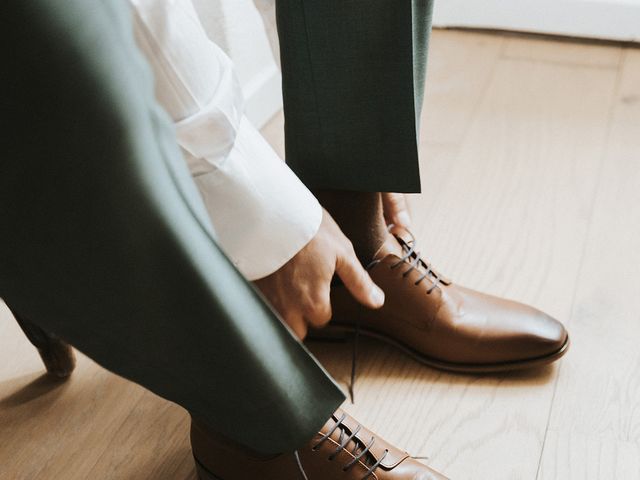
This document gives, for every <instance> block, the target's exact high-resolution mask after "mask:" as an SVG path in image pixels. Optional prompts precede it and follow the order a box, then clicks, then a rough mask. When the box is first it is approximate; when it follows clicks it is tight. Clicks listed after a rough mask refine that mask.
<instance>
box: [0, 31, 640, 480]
mask: <svg viewBox="0 0 640 480" xmlns="http://www.w3.org/2000/svg"><path fill="white" fill-rule="evenodd" d="M423 117H424V118H423V122H422V130H423V133H422V141H421V149H422V158H423V159H422V162H423V164H422V176H423V191H424V193H423V194H422V195H420V196H415V198H412V201H411V204H412V210H413V214H414V219H415V223H416V226H415V230H416V232H415V233H416V234H417V235H418V238H419V239H420V240H421V242H422V251H423V253H425V254H426V255H427V256H428V257H429V258H430V259H431V261H432V262H433V263H434V264H435V265H436V266H437V267H438V268H439V269H440V270H441V271H443V272H444V273H446V274H447V275H448V276H450V277H452V278H454V279H455V280H456V281H458V282H459V283H462V284H465V285H467V286H471V287H474V288H478V289H482V290H485V291H488V292H490V293H494V294H498V295H503V296H507V297H511V298H514V299H517V300H521V301H525V302H528V303H531V304H534V305H536V306H538V307H540V308H542V309H543V310H545V311H547V312H549V313H550V314H552V315H554V316H556V317H557V318H559V319H561V320H562V321H563V322H564V323H565V324H566V325H567V326H568V328H569V330H570V332H571V335H572V340H573V345H572V348H571V350H570V351H569V354H568V355H567V356H566V358H565V359H564V360H562V361H561V362H560V364H558V365H556V366H553V367H551V368H546V369H543V370H539V371H533V372H526V373H522V374H510V375H502V376H480V377H478V376H476V377H469V376H463V375H450V374H444V373H441V372H437V371H434V370H431V369H428V368H425V367H422V366H420V365H418V364H416V363H415V362H413V361H412V360H410V359H408V358H406V357H405V356H403V355H402V354H400V353H398V352H396V351H394V350H392V349H390V348H387V347H384V346H381V345H379V344H376V343H373V342H366V341H365V342H364V343H363V347H362V348H361V360H360V366H361V367H360V375H359V379H358V383H357V385H356V404H355V405H346V408H347V410H349V411H350V412H352V413H353V414H354V415H356V416H357V418H358V419H360V420H361V421H362V422H364V423H366V424H367V425H368V426H370V427H372V428H373V429H375V430H376V431H378V432H379V433H380V434H381V435H382V436H384V437H386V438H387V439H388V440H390V441H392V442H394V443H395V444H397V445H398V446H400V447H402V448H405V449H407V450H408V451H409V452H410V453H412V454H413V455H416V456H424V457H429V460H428V461H429V462H430V463H431V464H432V465H433V466H435V467H436V468H438V469H440V470H442V471H444V472H445V473H447V474H448V475H450V476H451V477H452V478H453V479H473V480H483V479H487V480H499V479H509V480H511V479H527V480H533V479H562V480H569V479H576V480H577V479H580V480H582V479H588V480H591V479H603V480H611V479H624V480H633V479H640V50H633V49H625V48H618V47H612V46H598V45H582V44H574V43H564V42H561V43H559V42H554V41H547V40H541V39H527V38H516V37H505V36H502V35H493V34H479V33H464V32H455V31H437V32H435V33H434V36H433V43H432V48H431V56H430V60H429V76H428V85H427V97H426V105H425V109H424V116H423ZM281 129H282V117H281V116H279V117H276V118H275V119H274V120H273V121H272V122H271V123H270V124H269V125H268V126H267V127H266V128H265V134H266V135H267V137H268V138H269V139H270V141H272V143H273V144H274V145H275V146H276V148H278V149H281V148H282V133H281ZM0 339H1V343H0V479H2V480H9V479H11V480H14V479H20V480H22V479H43V480H51V479H55V480H60V479H62V480H67V479H83V480H84V479H97V480H101V479H154V480H164V479H166V480H169V479H195V473H194V468H193V466H192V462H191V458H190V452H189V445H188V441H187V429H188V427H187V417H186V415H185V413H184V412H183V411H182V410H181V409H180V408H179V407H176V406H174V405H171V404H169V403H168V402H166V401H164V400H162V399H160V398H158V397H156V396H154V395H152V394H150V393H148V392H146V391H145V390H143V389H142V388H140V387H138V386H136V385H134V384H131V383H129V382H127V381H124V380H122V379H120V378H118V377H116V376H114V375H112V374H110V373H108V372H106V371H105V370H103V369H101V368H99V367H97V366H96V365H95V364H93V363H92V362H91V361H89V360H87V359H86V358H81V360H80V364H79V367H78V370H77V372H76V373H75V374H74V376H73V377H72V379H71V380H70V381H68V382H66V383H63V384H57V383H55V382H52V381H50V380H49V379H47V378H46V377H43V376H42V372H43V369H42V366H41V364H40V362H39V359H38V357H37V354H36V352H35V351H34V349H33V348H32V347H31V346H30V345H29V344H28V343H27V341H26V340H25V339H24V337H23V336H22V335H21V333H20V332H19V330H18V328H17V326H16V325H15V323H14V322H13V321H12V320H11V318H10V315H9V313H8V312H7V311H6V310H5V309H4V308H3V307H2V308H0ZM312 348H313V350H314V351H315V352H316V354H317V356H318V357H319V358H320V359H321V360H322V362H323V363H325V365H326V366H327V368H328V369H329V370H330V371H331V372H332V373H333V375H334V376H335V377H336V378H337V380H338V381H339V382H341V383H342V384H344V385H346V381H347V379H348V373H349V360H350V348H349V346H348V345H344V344H331V345H313V346H312Z"/></svg>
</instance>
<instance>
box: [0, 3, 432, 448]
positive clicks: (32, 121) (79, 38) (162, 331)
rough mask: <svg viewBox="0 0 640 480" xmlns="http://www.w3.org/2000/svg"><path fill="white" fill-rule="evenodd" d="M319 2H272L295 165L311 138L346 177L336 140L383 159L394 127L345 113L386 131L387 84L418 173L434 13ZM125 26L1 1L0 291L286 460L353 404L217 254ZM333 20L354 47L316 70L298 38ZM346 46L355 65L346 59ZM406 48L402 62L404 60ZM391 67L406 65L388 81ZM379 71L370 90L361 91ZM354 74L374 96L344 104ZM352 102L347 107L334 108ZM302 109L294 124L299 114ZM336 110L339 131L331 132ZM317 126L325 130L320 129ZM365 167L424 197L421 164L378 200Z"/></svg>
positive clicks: (121, 13)
mask: <svg viewBox="0 0 640 480" xmlns="http://www.w3.org/2000/svg"><path fill="white" fill-rule="evenodd" d="M312 4H313V5H312ZM309 5H312V7H309V8H312V10H313V12H311V13H314V14H315V13H322V12H325V14H324V15H319V16H317V17H316V16H311V17H303V18H302V19H301V17H300V14H301V13H305V14H308V13H309V12H307V11H304V12H303V11H302V10H303V9H302V6H303V5H302V4H300V3H298V2H290V1H289V0H283V1H281V2H280V3H279V4H278V15H279V23H280V28H281V30H282V29H284V30H283V32H284V34H283V42H284V43H283V47H284V48H283V50H284V52H283V64H285V77H286V81H285V99H286V105H287V142H288V143H287V148H288V154H290V144H291V142H292V137H293V138H294V139H297V140H296V142H294V143H296V144H297V142H301V141H302V140H303V139H304V138H308V141H309V143H308V147H309V148H311V149H312V150H313V151H315V150H314V149H315V148H316V147H318V146H320V145H323V146H325V147H326V150H323V151H322V155H320V153H318V155H319V156H318V159H317V160H318V161H320V160H322V161H325V160H327V159H330V161H331V162H334V163H333V165H334V167H336V168H338V167H340V168H343V167H344V164H339V160H338V158H337V157H334V156H333V155H329V154H330V153H331V152H342V147H341V145H343V146H344V147H345V148H346V147H347V146H349V145H352V146H353V149H354V151H355V146H356V139H361V140H365V136H368V137H369V139H368V140H367V142H368V143H366V142H365V143H366V145H367V147H366V148H367V149H368V151H371V152H372V151H373V150H372V144H371V141H372V139H371V136H372V135H374V133H373V132H374V131H375V132H382V131H386V129H385V128H383V126H382V125H380V126H379V129H378V130H373V131H372V130H368V129H365V128H364V126H363V125H360V126H358V128H355V127H354V126H353V125H351V127H354V128H353V139H352V140H351V139H350V138H351V137H349V136H348V135H345V133H348V132H346V131H344V130H342V128H346V127H347V126H349V125H348V123H349V122H347V118H348V115H352V116H353V115H357V116H359V117H360V118H362V119H363V121H366V122H369V124H371V123H374V124H375V123H376V122H381V123H384V122H387V120H386V117H385V115H384V114H383V111H392V110H394V109H393V108H392V105H391V104H390V103H387V100H384V95H383V93H384V92H385V90H386V89H387V87H389V88H391V89H390V90H389V91H387V92H386V94H388V95H391V96H394V97H397V98H399V99H401V100H402V108H401V109H400V110H398V111H397V112H396V114H397V116H398V117H397V118H399V119H401V120H402V123H403V125H404V127H407V128H409V127H410V128H409V130H405V128H396V127H394V128H395V130H394V131H395V132H397V136H395V134H394V135H393V136H391V135H390V134H389V136H388V137H386V138H388V139H389V138H390V139H392V143H393V144H394V145H397V146H398V148H402V149H403V151H407V152H409V151H413V157H411V162H415V160H416V153H415V148H416V145H415V143H416V137H415V131H416V128H417V127H416V120H415V119H416V112H417V108H416V105H418V104H419V102H418V101H417V100H416V98H418V97H419V91H420V89H419V88H418V87H417V85H421V81H420V75H421V74H420V73H419V72H420V71H422V69H421V68H417V69H416V71H414V70H413V63H412V62H413V58H414V56H415V55H416V52H418V51H419V50H420V49H419V48H418V43H417V42H415V41H414V40H413V39H414V37H416V36H418V32H419V31H420V28H426V25H427V23H425V22H427V21H428V20H427V19H428V17H427V16H424V17H420V18H419V20H420V21H419V22H418V21H414V20H413V19H414V18H416V17H415V16H413V14H412V9H415V8H416V7H415V5H414V6H411V4H410V3H408V2H407V3H405V2H395V1H394V2H392V1H390V0H389V1H388V2H380V1H373V2H366V3H365V2H360V1H358V2H356V1H353V2H352V1H345V0H340V1H338V0H336V1H325V2H317V4H316V2H311V1H309V2H305V4H304V7H305V8H306V7H307V6H309ZM319 5H324V8H320V7H319ZM345 5H346V6H345ZM356 7H358V8H356ZM396 9H397V10H396ZM330 12H334V14H337V13H340V14H341V15H344V16H345V17H344V18H342V19H339V18H338V17H340V15H338V16H337V17H336V16H335V15H334V16H333V17H330V16H329V13H330ZM129 16H130V12H129V8H128V6H127V4H126V2H124V0H56V1H51V0H9V1H8V2H5V3H4V4H3V5H2V7H0V18H1V19H2V20H1V21H2V28H1V29H0V39H1V40H2V41H1V42H0V50H2V58H3V59H5V63H4V65H3V70H2V77H1V78H0V81H1V82H2V90H1V93H0V95H1V98H2V116H1V117H0V118H1V120H0V121H1V122H2V125H1V127H2V131H3V137H2V152H3V160H2V161H1V162H0V222H1V225H2V231H1V234H0V297H2V298H3V299H5V300H6V301H7V303H8V304H9V305H10V306H11V308H12V309H14V310H15V311H17V312H19V313H20V314H21V316H24V317H26V318H29V319H30V320H31V321H33V322H35V323H37V324H38V325H40V326H41V327H42V328H44V329H45V330H48V331H51V332H54V333H56V334H57V335H59V336H61V337H62V338H64V339H66V340H67V341H69V342H70V343H71V344H72V345H74V346H75V347H76V348H78V349H80V350H81V351H83V352H84V353H86V354H87V355H89V356H90V357H91V358H93V359H94V360H96V361H97V362H99V363H100V364H102V365H103V366H105V367H106V368H108V369H110V370H112V371H113V372H115V373H117V374H119V375H122V376H124V377H126V378H128V379H131V380H133V381H135V382H137V383H139V384H141V385H143V386H145V387H146V388H148V389H150V390H152V391H154V392H155V393H157V394H159V395H161V396H163V397H165V398H167V399H169V400H171V401H174V402H176V403H178V404H180V405H182V406H183V407H185V408H186V409H188V410H189V411H190V412H191V413H192V414H193V415H195V416H198V417H200V418H202V419H203V420H204V421H206V422H208V423H209V424H210V425H211V427H212V428H214V429H216V430H218V431H220V432H221V433H223V434H225V435H227V436H229V437H230V438H232V439H234V440H236V441H238V442H240V443H243V444H245V445H248V446H250V447H252V448H254V449H256V450H259V451H263V452H265V453H275V452H280V451H286V450H292V449H294V448H296V447H298V446H299V445H301V444H303V443H304V442H306V441H307V440H308V438H310V437H311V436H312V434H313V433H314V432H315V431H317V429H318V428H319V427H320V426H321V425H322V424H323V423H324V422H325V420H326V419H327V418H328V417H329V415H330V414H331V413H332V412H333V410H334V409H335V408H336V407H337V406H339V404H340V403H341V402H342V401H343V399H344V396H343V394H342V392H341V391H340V390H339V389H338V388H337V386H336V385H335V383H334V382H333V381H332V380H331V379H330V377H328V375H327V374H326V372H325V371H324V370H323V369H322V368H321V367H320V366H319V365H318V364H317V362H316V361H315V360H314V359H313V358H312V357H311V355H310V354H309V353H308V352H307V350H306V349H305V348H304V346H303V345H302V344H300V343H299V342H298V341H297V340H295V338H294V337H293V336H292V334H291V333H290V331H289V330H288V329H287V328H286V327H285V326H284V325H283V324H282V323H281V321H280V320H279V319H278V318H277V317H276V316H275V315H274V314H273V312H272V311H271V310H270V309H269V308H268V307H267V306H266V305H265V303H264V302H263V301H262V299H261V298H260V296H259V295H258V294H257V293H256V292H255V290H254V289H253V288H252V287H251V286H250V285H249V284H248V283H247V282H246V281H244V279H243V278H242V277H241V276H240V274H239V273H238V272H237V271H236V270H235V269H234V267H233V266H232V265H231V263H230V262H229V261H228V260H227V258H226V257H225V256H224V255H223V254H222V252H221V251H220V249H219V248H218V246H217V244H216V242H215V233H214V232H213V231H212V229H211V226H210V224H209V223H208V221H207V216H206V214H205V212H204V209H203V206H202V204H201V201H200V198H199V196H198V193H197V191H196V189H195V188H194V185H193V182H192V180H191V177H190V175H189V173H188V171H187V169H186V166H185V164H184V161H183V159H182V158H181V156H180V153H179V150H178V148H177V145H176V143H175V135H174V132H173V130H172V128H171V122H170V120H169V119H168V118H167V116H166V115H165V114H164V112H162V111H161V110H160V109H159V107H158V106H157V104H156V102H155V100H154V97H153V79H152V78H151V74H150V71H149V70H148V68H147V66H146V64H145V62H144V60H143V58H142V57H141V55H140V54H139V53H138V51H137V48H136V46H135V44H134V41H133V35H132V26H131V24H130V18H129ZM302 20H304V23H300V22H301V21H302ZM337 20H340V21H339V22H338V23H340V24H341V25H342V28H341V29H338V30H336V31H335V32H334V33H336V34H338V33H340V34H343V35H345V38H344V41H339V40H338V39H335V38H332V39H329V38H327V41H329V40H331V41H332V42H333V43H331V44H330V45H329V46H325V47H322V48H324V50H323V55H329V56H328V57H326V58H325V59H324V60H323V62H324V63H314V64H313V65H310V64H309V62H308V61H307V60H305V58H307V57H305V55H304V52H308V51H310V48H311V45H310V44H309V43H308V42H307V41H305V40H304V38H303V37H301V38H297V37H296V36H293V35H298V36H300V35H302V32H304V31H305V29H307V28H308V29H309V30H308V32H307V33H308V35H306V37H307V38H308V39H309V40H314V39H315V41H318V40H322V38H321V37H318V35H319V33H318V32H320V31H321V30H322V29H323V28H326V29H329V30H330V29H331V28H333V27H334V26H335V27H336V28H337V25H329V24H326V23H325V22H329V21H330V22H331V23H332V24H335V23H336V21H337ZM387 22H389V23H387ZM323 25H324V26H323ZM349 25H351V26H353V28H354V31H353V32H349V31H348V30H349V29H348V28H347V27H348V26H349ZM421 25H422V26H421ZM289 31H291V35H292V36H290V37H288V36H287V35H288V33H287V32H289ZM314 32H315V33H314ZM358 32H360V33H359V34H358ZM376 32H378V34H376ZM376 35H379V37H378V38H377V40H375V41H376V42H377V44H378V45H380V46H384V45H385V44H386V43H387V42H388V45H386V46H385V48H384V52H383V53H384V55H383V57H381V58H380V59H379V62H378V60H376V58H375V57H374V56H373V51H374V49H372V50H371V51H368V50H367V49H366V48H365V46H366V45H367V44H368V43H369V41H370V40H372V39H375V37H376ZM421 38H422V39H423V40H424V39H426V35H422V36H421ZM287 39H288V40H287ZM331 45H333V47H331ZM350 45H352V46H353V47H354V48H355V51H354V52H353V53H352V54H351V55H349V54H347V53H346V52H345V51H343V49H346V50H348V49H349V48H350V47H349V46H350ZM338 47H340V49H338ZM319 48H320V47H319ZM322 48H321V49H322ZM375 51H378V50H377V49H375ZM394 51H395V53H396V54H397V55H398V56H399V57H402V60H401V61H400V60H394V55H393V52H394ZM364 53H368V54H369V55H368V56H367V55H365V56H362V54H364ZM332 55H333V57H334V59H335V62H336V65H340V66H341V68H342V67H344V68H347V67H348V68H350V69H351V70H352V74H349V75H344V78H343V79H342V80H339V79H338V78H329V77H331V75H329V74H328V73H323V71H322V65H323V64H324V65H325V66H327V68H330V65H331V56H332ZM348 60H349V61H351V62H352V64H351V66H350V67H349V63H348ZM370 62H373V63H372V64H370ZM388 62H392V64H393V65H395V67H394V68H393V69H391V70H389V69H388V68H387V67H389V63H388ZM417 64H419V65H418V66H419V67H420V66H421V65H422V63H420V62H417ZM396 68H397V72H396V71H395V70H394V69H396ZM295 71H298V72H301V77H300V78H299V82H301V83H300V86H299V87H298V86H297V85H296V83H295V82H292V80H293V79H292V77H291V75H292V72H295ZM358 71H360V73H358ZM375 71H377V72H378V73H379V75H378V77H377V80H376V81H374V79H372V78H368V77H367V78H364V77H363V78H362V79H361V80H358V76H359V75H365V74H366V72H375ZM305 72H306V73H305ZM311 72H313V73H314V75H315V76H312V77H313V78H314V81H315V82H319V81H326V82H329V83H326V84H324V83H323V84H318V83H315V87H316V88H315V89H313V90H309V91H308V92H314V96H316V101H317V103H316V104H315V105H320V106H322V105H325V102H326V101H329V102H330V103H331V104H332V105H333V107H331V108H329V106H327V109H326V110H322V116H320V115H319V113H318V112H319V111H320V109H321V108H324V107H318V108H317V109H316V110H317V112H315V113H314V111H312V112H311V113H309V114H308V115H307V114H303V113H304V112H306V111H307V110H306V109H307V106H308V104H309V95H303V94H304V92H305V90H304V89H303V88H302V87H303V86H304V85H307V82H308V81H309V80H308V77H309V75H310V73H311ZM398 72H399V73H398ZM412 72H413V73H412ZM334 73H335V70H334ZM396 74H397V75H396ZM305 75H306V76H305ZM365 76H366V75H365ZM348 78H351V83H353V84H354V85H355V84H358V85H362V86H363V88H364V87H366V89H369V91H370V93H375V91H378V93H379V94H378V95H377V96H373V97H370V96H368V95H364V93H363V95H362V96H361V97H358V96H357V95H351V97H353V98H352V100H353V103H350V102H349V101H347V100H348V98H347V97H346V96H345V95H344V93H343V92H342V91H338V90H335V88H334V87H337V86H343V85H344V84H345V82H346V83H347V84H348V83H349V82H348ZM392 78H395V81H392ZM378 82H382V83H381V84H379V86H378V87H376V86H375V84H376V83H378ZM414 85H416V86H415V87H414ZM376 88H379V90H376ZM405 88H406V89H407V90H406V92H405V91H404V89H405ZM400 90H403V91H402V92H400ZM332 91H333V92H334V94H335V98H333V99H332V98H331V92H332ZM367 98H368V99H369V101H371V102H372V104H371V105H369V103H368V101H367ZM296 99H297V100H296ZM383 100H384V101H383ZM292 102H293V103H292ZM296 102H300V103H298V106H297V107H296ZM376 102H378V103H380V112H378V113H377V114H376V115H375V117H376V118H377V120H374V119H372V118H369V116H367V115H360V114H359V113H358V108H359V107H360V106H367V108H369V110H370V112H377V111H378V110H377V109H376V108H375V105H374V104H375V103H376ZM340 103H343V104H344V105H345V107H346V110H345V112H343V113H339V112H337V110H339V109H338V108H337V106H339V104H340ZM292 106H293V112H294V113H293V119H294V120H295V119H296V118H297V116H300V120H301V121H300V123H297V122H295V121H293V120H292V113H291V111H292V110H291V109H292ZM312 110H313V109H312ZM332 112H334V113H335V115H336V118H335V123H332V122H328V123H327V120H330V118H329V116H330V115H332ZM365 117H366V118H365ZM354 118H355V117H354ZM319 120H322V122H324V123H323V124H322V125H321V126H318V127H317V128H318V129H319V130H317V131H316V132H314V128H315V127H314V124H313V122H315V121H319ZM307 121H308V122H310V123H308V124H307V123H305V122H307ZM387 123H389V122H387ZM296 125H297V128H296ZM391 126H393V125H391ZM339 127H340V128H339ZM366 132H369V134H368V135H365V134H366ZM319 133H322V135H319ZM332 135H336V137H335V138H332ZM305 136H308V137H305ZM375 141H377V140H375ZM314 142H316V143H314ZM382 143H384V142H382ZM382 143H381V148H382ZM410 144H412V145H413V146H410ZM384 145H387V144H386V143H384ZM387 147H389V148H390V146H388V145H387ZM387 147H385V148H387ZM389 151H390V150H389ZM343 153H346V150H345V152H343ZM291 157H295V155H294V154H291ZM396 157H397V158H405V157H404V156H402V155H396ZM396 157H394V158H396ZM300 158H302V157H300ZM341 158H342V159H343V160H345V159H349V158H351V156H350V155H343V156H342V157H341ZM359 158H361V159H362V161H363V166H366V169H364V170H362V172H361V173H362V174H363V175H365V176H367V175H369V174H370V176H371V178H372V179H373V178H377V179H378V180H377V182H378V183H375V184H374V183H373V182H370V183H368V184H362V188H373V189H383V190H384V189H391V190H415V189H417V185H418V184H417V183H416V182H417V164H416V165H413V167H414V169H413V170H411V169H409V170H411V171H412V172H413V173H412V175H415V178H410V177H411V175H410V176H407V177H406V180H405V183H404V184H405V187H402V188H400V183H402V182H400V183H398V188H378V186H380V185H382V184H381V183H380V182H382V176H383V173H384V171H383V170H378V172H377V173H375V172H376V168H378V167H380V168H382V167H381V165H383V164H382V162H378V160H374V157H366V158H365V157H364V156H362V157H359ZM375 158H376V159H382V157H375ZM292 160H293V158H290V161H292ZM327 161H329V160H327ZM411 162H406V163H407V164H410V163H411ZM293 163H294V164H296V162H295V160H293ZM301 163H302V162H300V161H299V162H297V164H298V165H300V164H301ZM364 164H366V165H364ZM309 165H311V163H309ZM354 165H355V164H354ZM384 165H387V164H384ZM329 166H330V165H329V164H326V165H325V167H329ZM396 166H397V167H402V166H403V165H399V164H396ZM404 166H407V165H404ZM384 168H388V167H387V166H384ZM349 169H351V168H349ZM349 169H347V170H349ZM353 169H355V166H354V167H353ZM343 170H344V168H343ZM392 170H394V171H395V169H392ZM320 173H322V169H321V170H320ZM403 175H407V173H406V172H405V173H404V174H403ZM303 176H304V175H303ZM400 176H401V175H398V178H400ZM334 177H335V178H334V180H333V182H336V183H331V184H330V185H329V186H332V187H333V188H350V189H357V188H360V187H358V184H357V183H356V180H358V178H357V176H356V175H351V182H352V183H351V184H349V183H345V184H341V183H338V181H337V179H340V178H342V177H341V175H339V174H337V173H336V174H335V175H334ZM309 178H310V174H309V175H307V177H305V179H306V180H307V181H308V182H311V180H309ZM327 178H330V177H327ZM403 178H404V177H403ZM346 180H348V178H347V179H345V181H346ZM318 182H320V180H318ZM318 185H321V182H320V183H318ZM387 185H388V186H389V187H390V186H391V185H390V184H387ZM322 186H325V185H322Z"/></svg>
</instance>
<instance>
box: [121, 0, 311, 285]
mask: <svg viewBox="0 0 640 480" xmlns="http://www.w3.org/2000/svg"><path fill="white" fill-rule="evenodd" d="M129 1H130V3H131V5H132V6H133V9H134V20H135V21H134V25H135V35H136V39H137V42H138V45H139V46H140V49H141V50H142V52H143V53H144V54H145V55H146V57H147V60H148V61H149V64H150V65H151V67H152V69H153V72H154V74H155V78H156V97H157V99H158V101H159V103H160V104H161V105H162V106H163V107H164V108H165V110H167V112H168V113H169V114H170V115H171V117H172V118H173V120H174V121H175V126H176V134H177V139H178V143H179V144H180V147H181V149H182V151H183V153H184V156H185V160H186V161H187V164H188V165H189V168H190V170H191V173H192V175H193V177H194V180H195V182H196V184H197V186H198V189H199V190H200V193H201V195H202V197H203V199H204V203H205V206H206V208H207V211H208V213H209V216H210V218H211V222H212V224H213V226H214V228H215V231H216V235H217V237H218V240H219V243H220V246H221V248H222V249H223V250H224V252H225V253H226V254H227V255H228V256H229V257H230V258H231V260H232V262H233V263H234V264H235V265H236V266H237V267H238V269H239V270H240V272H242V273H243V275H244V276H245V277H246V278H248V279H249V280H255V279H257V278H262V277H265V276H267V275H269V274H270V273H273V272H274V271H276V270H277V269H279V268H280V267H281V266H282V265H284V264H285V263H286V262H287V261H288V260H289V259H291V258H292V257H293V256H294V255H295V254H296V253H297V252H299V251H300V250H301V249H302V248H303V247H304V246H305V245H306V244H307V243H308V242H309V241H310V240H311V238H312V237H313V236H314V235H315V234H316V232H317V230H318V228H319V226H320V222H321V221H322V208H321V207H320V205H319V203H318V201H317V200H316V199H315V197H314V196H313V195H312V194H311V192H309V190H308V189H307V188H306V187H305V186H304V185H303V184H302V182H301V181H300V180H299V179H298V177H296V175H295V174H294V173H293V172H292V171H291V170H290V169H289V167H287V165H286V164H285V163H284V162H283V161H282V160H281V159H280V158H279V157H278V155H277V154H276V153H275V152H274V151H273V149H272V148H271V147H270V146H269V144H268V143H267V142H266V141H265V140H264V139H263V138H262V136H261V135H260V133H259V132H258V131H257V130H256V129H255V128H254V127H253V126H252V125H251V123H250V122H249V120H248V119H247V118H246V117H245V116H244V114H243V98H242V93H241V90H240V87H239V85H238V81H237V79H236V78H235V75H234V72H233V66H232V63H231V61H230V59H229V58H228V57H227V56H226V54H225V53H224V52H223V51H222V50H221V49H220V48H218V46H217V45H215V44H214V43H213V42H212V41H211V40H210V39H209V38H208V37H207V35H206V33H205V31H204V29H203V27H202V24H201V23H200V20H199V18H198V15H197V13H196V11H195V10H194V8H193V5H192V3H191V0H129Z"/></svg>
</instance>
